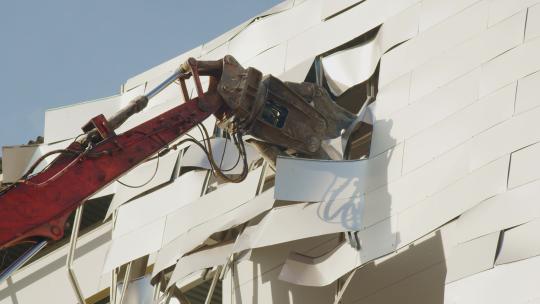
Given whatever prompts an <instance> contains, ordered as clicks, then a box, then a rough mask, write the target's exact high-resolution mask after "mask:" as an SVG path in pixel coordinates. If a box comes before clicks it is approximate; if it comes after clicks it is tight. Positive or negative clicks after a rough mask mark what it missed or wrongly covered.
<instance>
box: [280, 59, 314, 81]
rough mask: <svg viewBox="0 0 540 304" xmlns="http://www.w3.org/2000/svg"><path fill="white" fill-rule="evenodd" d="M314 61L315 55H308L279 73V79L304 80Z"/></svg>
mask: <svg viewBox="0 0 540 304" xmlns="http://www.w3.org/2000/svg"><path fill="white" fill-rule="evenodd" d="M314 61H315V56H312V57H308V58H307V59H306V60H304V61H302V62H300V63H298V64H297V65H295V66H293V67H291V68H289V69H286V70H285V72H284V73H282V74H281V75H279V79H281V81H292V82H304V81H305V79H306V77H307V74H308V73H309V70H310V69H311V66H312V65H313V62H314Z"/></svg>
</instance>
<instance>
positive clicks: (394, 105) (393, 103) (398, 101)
mask: <svg viewBox="0 0 540 304" xmlns="http://www.w3.org/2000/svg"><path fill="white" fill-rule="evenodd" d="M410 87H411V73H408V74H405V75H403V76H401V77H399V78H397V79H396V80H394V81H392V82H391V83H389V84H388V85H386V86H385V87H383V88H380V90H379V92H378V93H377V99H376V100H375V102H374V103H372V104H371V105H369V109H371V112H372V114H373V116H374V120H387V119H388V117H389V116H390V115H391V114H393V113H394V112H396V111H398V110H400V109H402V108H404V107H406V106H407V105H408V104H409V91H410Z"/></svg>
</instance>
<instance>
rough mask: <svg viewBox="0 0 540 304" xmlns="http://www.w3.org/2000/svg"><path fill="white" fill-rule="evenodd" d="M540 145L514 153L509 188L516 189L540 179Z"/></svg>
mask: <svg viewBox="0 0 540 304" xmlns="http://www.w3.org/2000/svg"><path fill="white" fill-rule="evenodd" d="M539 156H540V144H535V145H532V146H530V147H527V148H524V149H521V150H518V151H516V152H514V153H512V162H511V166H510V173H509V175H508V187H509V188H514V187H517V186H520V185H523V184H526V183H529V182H532V181H535V180H537V179H540V157H539Z"/></svg>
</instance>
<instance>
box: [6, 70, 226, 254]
mask: <svg viewBox="0 0 540 304" xmlns="http://www.w3.org/2000/svg"><path fill="white" fill-rule="evenodd" d="M191 64H192V65H193V67H192V68H193V72H192V73H183V72H182V71H178V72H177V73H175V75H174V77H171V78H170V79H168V80H167V81H166V83H164V84H163V86H161V87H158V88H156V90H154V92H151V93H149V95H147V96H142V97H138V98H136V99H135V100H134V101H132V102H131V103H130V105H129V106H128V108H126V109H124V110H123V111H121V112H119V113H118V114H117V115H115V116H113V117H112V118H111V119H110V120H107V119H105V117H104V116H103V115H100V116H97V117H95V118H93V119H92V120H91V121H90V123H89V124H88V125H86V126H85V127H84V128H83V130H85V131H86V133H85V136H84V139H83V140H79V141H74V142H73V143H71V144H70V145H69V146H68V147H67V148H66V149H64V150H60V151H55V153H58V154H60V155H59V156H57V157H56V159H55V160H54V161H53V162H52V163H51V165H50V166H49V167H48V168H46V169H45V170H43V171H42V172H40V173H37V174H35V175H33V176H31V177H25V178H24V179H21V180H20V181H19V182H17V183H15V184H13V185H11V186H10V187H9V188H8V189H6V190H4V191H3V192H2V193H0V218H1V219H2V220H1V221H0V248H3V247H9V246H12V245H15V244H17V243H18V242H20V241H22V240H24V239H27V238H31V237H45V238H50V239H53V240H58V239H60V238H62V236H63V234H64V226H65V222H66V220H67V218H68V216H69V215H70V213H71V212H73V211H74V210H75V209H76V208H77V207H78V206H79V205H80V204H82V203H84V202H85V200H86V199H88V198H89V197H90V196H92V195H93V194H94V193H96V192H97V191H99V190H100V189H102V188H104V187H106V186H107V185H108V184H110V183H112V182H114V181H115V180H116V179H118V178H119V177H121V176H122V175H123V174H125V173H126V172H128V171H129V170H131V169H132V168H134V167H135V166H137V165H138V164H140V163H142V162H143V161H145V160H146V159H148V158H149V157H150V156H152V155H154V154H156V153H158V152H160V151H163V149H164V148H165V147H167V146H168V145H169V144H170V143H171V142H173V141H174V140H176V139H177V138H179V137H180V136H182V135H183V134H185V133H186V132H188V131H189V130H190V129H191V128H193V127H194V126H196V125H197V124H199V123H201V122H202V121H204V120H205V119H206V118H208V117H209V116H210V115H212V114H214V113H216V112H218V110H220V109H221V108H222V106H223V100H222V98H221V97H220V96H219V94H218V93H217V91H216V90H215V84H212V85H213V86H214V87H210V89H209V90H208V92H206V93H203V91H202V88H201V83H200V80H199V75H198V69H197V67H196V64H197V61H195V60H192V61H191ZM189 76H193V78H194V81H195V84H196V88H197V91H198V92H199V96H198V97H197V98H194V99H191V100H188V101H186V102H185V103H183V104H181V105H180V106H177V107H175V108H173V109H171V110H169V111H167V112H165V113H163V114H161V115H159V116H157V117H155V118H153V119H150V120H149V121H147V122H144V123H142V124H140V125H138V126H136V127H134V128H132V129H130V130H128V131H126V132H124V133H123V134H120V135H117V134H115V133H114V129H115V128H117V127H118V126H119V125H120V124H121V123H122V122H124V121H125V120H126V119H127V118H128V117H129V116H131V115H132V114H134V113H136V112H138V111H140V110H142V108H144V107H145V106H146V103H147V102H148V99H149V97H151V96H153V95H155V94H157V93H158V91H160V90H162V89H163V88H164V86H166V85H167V84H169V83H171V82H172V81H175V80H176V79H180V81H181V82H182V87H183V89H184V96H187V92H185V88H186V87H185V83H184V79H186V78H187V77H189ZM171 80H172V81H171ZM167 82H168V83H167ZM214 82H215V81H212V83H214Z"/></svg>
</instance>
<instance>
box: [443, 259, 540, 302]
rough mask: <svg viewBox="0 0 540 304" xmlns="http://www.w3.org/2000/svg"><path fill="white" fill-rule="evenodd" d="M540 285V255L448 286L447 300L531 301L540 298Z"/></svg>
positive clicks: (445, 298) (445, 299)
mask: <svg viewBox="0 0 540 304" xmlns="http://www.w3.org/2000/svg"><path fill="white" fill-rule="evenodd" d="M539 284H540V257H535V258H531V259H527V260H524V261H520V262H516V263H511V264H507V265H501V266H497V267H495V268H493V269H491V270H488V271H484V272H481V273H479V274H477V275H474V276H470V277H468V278H465V279H462V280H459V281H456V282H453V283H450V284H448V285H446V287H445V289H444V303H460V304H507V303H529V302H528V301H529V300H531V299H535V298H539V297H540V289H539V288H538V285H539ZM485 291H489V292H485Z"/></svg>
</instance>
